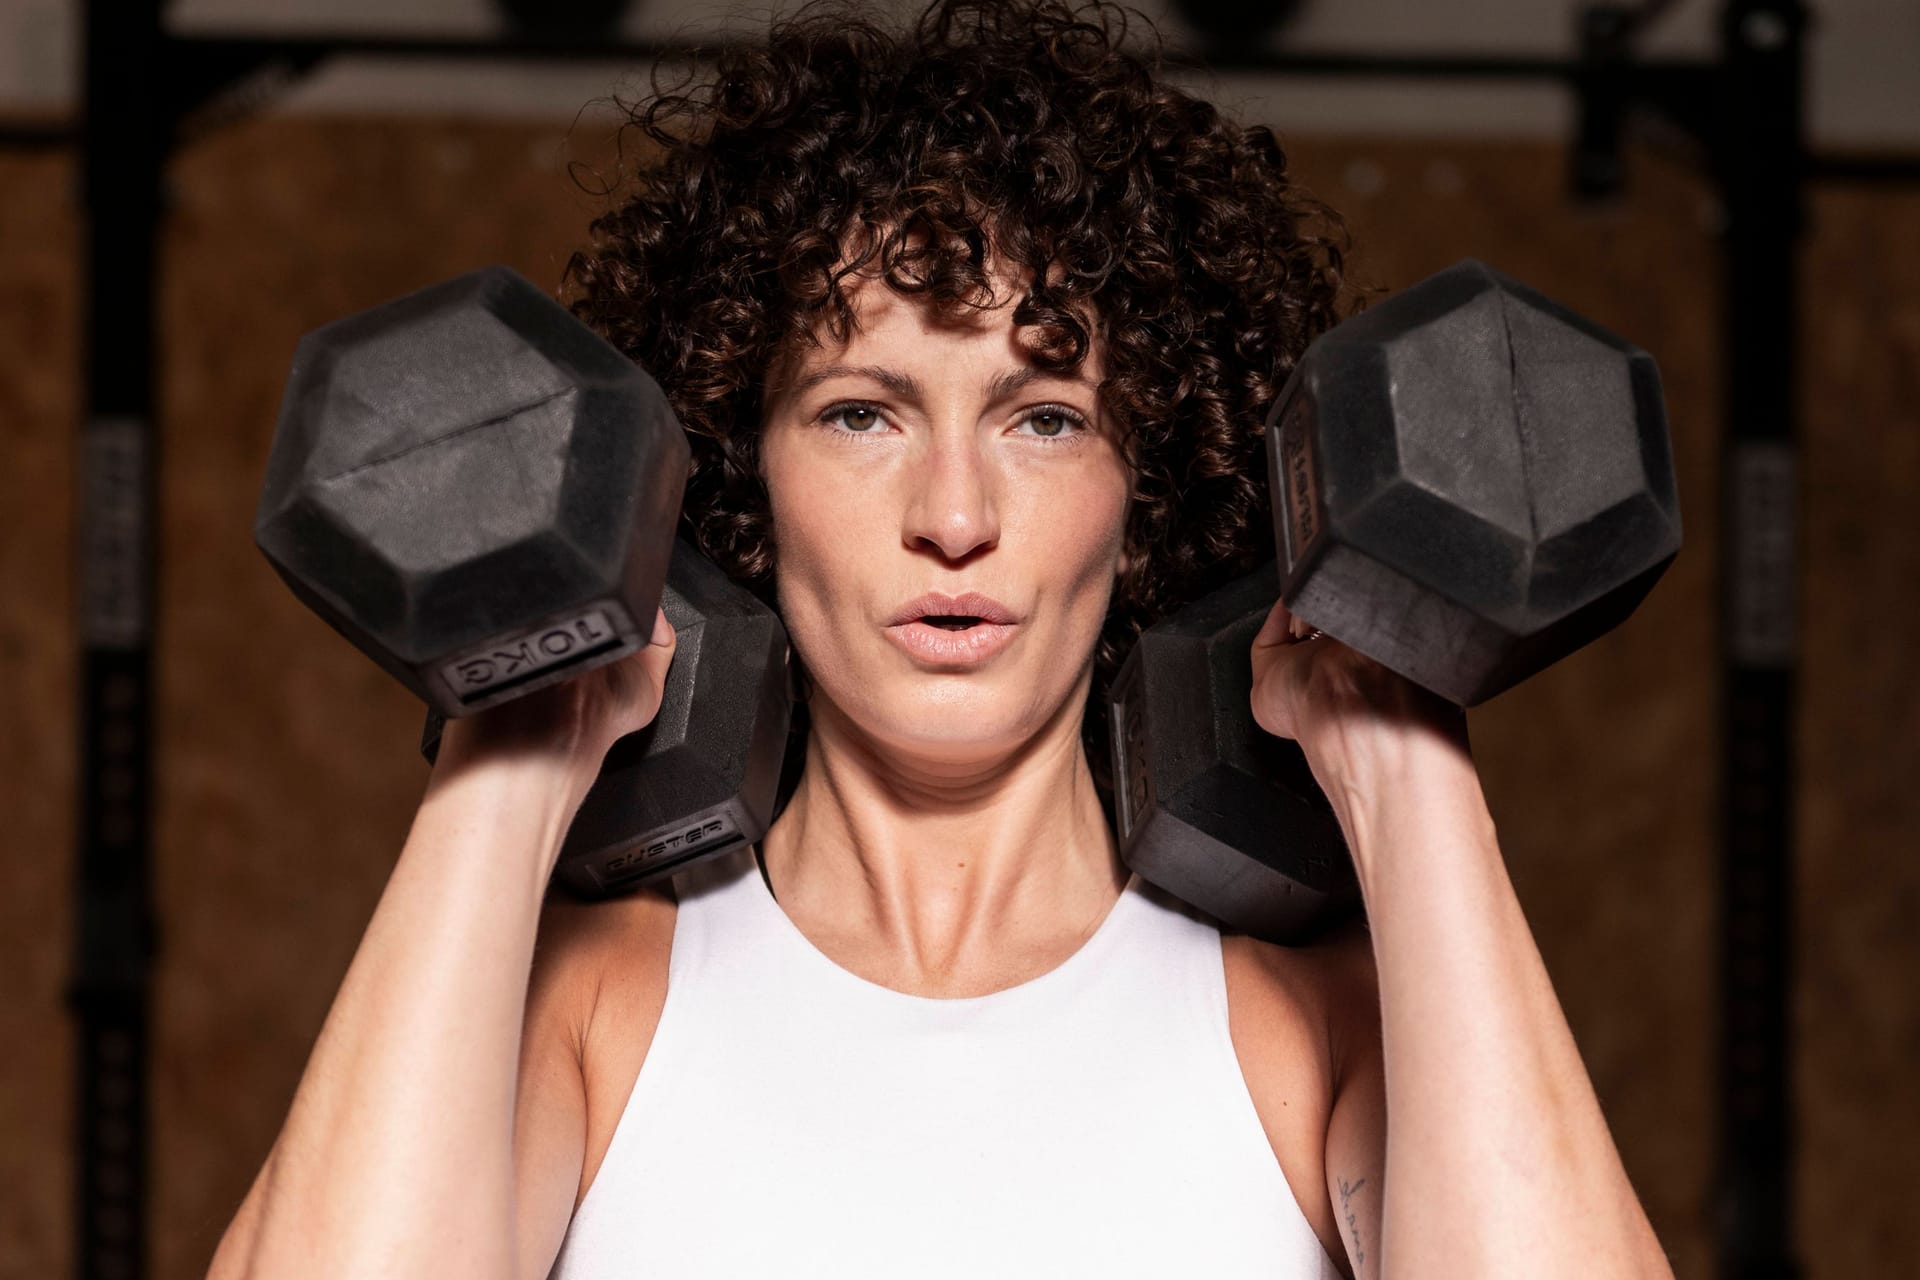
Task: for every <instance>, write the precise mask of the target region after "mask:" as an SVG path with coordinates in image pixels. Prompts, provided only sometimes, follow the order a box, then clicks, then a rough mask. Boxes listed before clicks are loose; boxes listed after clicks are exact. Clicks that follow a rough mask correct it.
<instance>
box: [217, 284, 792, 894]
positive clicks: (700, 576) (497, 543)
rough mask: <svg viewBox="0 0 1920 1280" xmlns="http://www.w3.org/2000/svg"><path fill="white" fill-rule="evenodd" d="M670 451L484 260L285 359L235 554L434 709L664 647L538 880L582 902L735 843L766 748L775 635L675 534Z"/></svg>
mask: <svg viewBox="0 0 1920 1280" xmlns="http://www.w3.org/2000/svg"><path fill="white" fill-rule="evenodd" d="M688 458H689V451H688V447H687V441H686V436H685V432H684V430H683V428H682V427H681V425H680V423H679V421H678V420H677V419H676V418H675V416H674V414H673V411H672V409H671V408H669V406H668V404H667V400H666V396H665V395H664V393H662V391H661V390H660V388H659V386H658V385H657V384H656V383H655V382H654V381H653V379H652V378H650V377H648V376H647V374H646V373H645V372H644V371H643V370H642V369H640V368H639V367H638V366H636V365H635V364H634V363H633V362H632V361H631V360H629V359H627V358H626V357H625V356H624V355H622V354H621V353H620V352H619V351H617V350H615V349H614V348H613V347H612V346H611V345H609V344H608V343H607V342H605V341H604V340H602V339H601V338H600V337H599V336H598V335H597V334H595V333H593V332H592V331H591V330H590V329H588V328H587V327H586V326H585V325H584V324H582V323H581V322H580V321H579V320H577V319H576V318H575V317H574V316H573V315H572V314H571V313H569V312H568V311H567V309H566V308H565V307H563V306H561V305H560V304H559V303H558V302H556V301H554V300H553V299H552V298H550V297H548V296H546V295H545V294H544V293H542V292H541V291H540V290H539V289H537V288H536V287H535V286H534V285H532V284H531V283H529V282H528V281H527V280H525V279H523V278H522V277H520V276H518V275H516V274H515V273H514V272H512V271H509V270H507V269H506V268H504V267H491V268H488V269H485V270H482V271H476V272H473V273H472V274H469V275H466V276H461V277H459V278H458V279H455V280H450V281H447V282H445V283H443V284H439V285H435V286H432V287H430V288H427V289H423V290H421V291H420V292H418V293H414V294H411V295H409V296H407V297H404V298H400V299H397V300H395V301H393V302H389V303H386V304H385V305H383V306H379V307H375V308H373V309H372V310H370V311H366V312H363V313H361V314H358V315H354V316H350V317H348V318H346V319H344V320H340V321H337V322H335V323H333V324H330V325H327V326H325V327H324V328H321V329H318V330H316V331H315V332H313V333H311V334H309V335H307V337H306V338H304V339H303V340H302V341H301V343H300V345H299V347H298V349H297V351H296V352H295V355H294V361H293V370H292V373H291V374H290V376H289V378H288V381H287V388H286V395H285V399H284V401H283V404H282V407H281V412H280V422H279V427H278V429H277V430H276V432H275V435H274V441H273V448H272V452H271V454H270V456H269V459H268V463H267V474H266V481H265V484H264V486H263V490H262V493H261V497H260V505H259V510H258V514H257V516H256V520H255V525H254V536H255V541H256V542H257V543H258V544H259V546H260V549H261V550H262V551H263V552H265V553H266V556H267V559H268V560H269V561H271V562H272V564H273V566H274V568H275V569H277V570H278V571H279V573H280V575H281V577H283V578H284V579H285V580H286V582H287V584H288V585H289V586H290V587H292V589H293V591H294V594H295V595H297V596H299V597H300V599H301V600H302V601H304V602H305V603H306V604H307V605H308V606H309V607H311V608H312V609H313V610H314V611H315V612H316V613H318V614H319V615H320V616H321V617H322V618H324V619H326V620H327V621H328V622H329V623H331V624H332V625H333V627H334V628H335V629H336V630H338V631H339V632H340V633H341V634H342V635H344V636H345V637H346V638H347V639H348V640H350V641H352V642H353V643H354V644H355V645H356V646H358V647H359V648H360V649H361V650H362V651H364V652H365V653H366V654H367V655H368V656H369V657H371V658H372V659H373V660H374V661H375V662H377V663H379V664H380V665H381V666H382V667H384V668H385V669H386V670H387V671H388V672H390V673H392V674H393V675H394V676H395V677H396V678H397V679H399V680H400V682H401V683H402V684H404V685H406V686H407V687H408V688H409V689H411V690H413V691H414V692H415V693H416V694H418V695H420V697H421V698H423V699H424V700H425V701H426V703H427V705H428V707H429V708H430V712H429V717H428V725H427V730H426V733H425V735H424V741H423V750H425V751H426V752H427V754H428V755H429V756H431V755H432V753H433V750H434V748H435V746H436V745H437V740H438V729H439V725H440V723H441V721H440V719H439V718H440V717H453V716H463V715H469V714H472V713H473V712H476V711H480V710H482V709H484V708H487V707H490V706H493V705H495V704H497V703H500V702H503V701H506V700H507V699H510V698H516V697H520V696H522V695H524V694H527V693H531V692H533V691H534V690H536V689H541V688H545V687H546V686H548V685H550V684H553V683H555V682H556V681H560V680H565V679H568V678H571V677H573V676H575V675H579V674H581V673H582V672H585V671H588V670H591V669H593V668H594V667H597V666H600V665H603V664H605V663H609V662H613V661H616V660H618V659H619V658H622V657H625V656H626V655H628V654H630V653H632V652H634V651H635V650H637V649H639V648H640V647H642V646H643V645H645V644H646V643H647V642H648V636H649V634H650V632H651V630H652V626H653V617H654V612H655V610H656V608H660V609H664V610H665V612H666V615H667V620H668V621H669V622H670V623H672V624H673V627H674V630H675V632H676V633H677V640H678V649H677V652H676V653H675V655H674V661H673V665H672V668H671V669H670V670H669V672H668V674H667V682H666V686H665V688H664V689H663V690H662V701H661V705H660V710H659V712H658V714H657V715H656V716H655V717H654V720H653V722H652V723H651V724H649V725H648V726H647V728H646V729H644V730H642V731H641V732H639V733H636V734H631V735H628V736H627V737H625V738H622V739H621V740H620V741H619V742H617V743H615V744H614V746H613V747H612V749H611V750H609V752H608V754H607V758H606V761H605V763H604V765H603V767H602V769H601V772H600V775H599V777H598V778H597V779H596V780H595V782H594V785H593V787H592V789H591V791H590V792H589V793H588V795H587V796H586V798H585V800H584V801H583V802H582V804H581V807H580V809H579V811H578V813H577V814H576V816H575V818H574V821H573V825H572V827H571V828H570V829H569V830H568V832H567V836H566V841H565V844H564V846H563V848H562V850H561V854H560V861H559V864H558V867H557V870H556V875H557V877H558V878H559V879H560V880H561V882H562V883H564V884H565V885H566V886H568V887H569V888H571V889H573V890H574V891H576V892H578V893H580V894H583V895H585V896H589V897H593V896H603V895H606V894H610V893H615V892H620V891H623V890H626V889H630V888H633V887H635V886H637V885H638V884H640V883H642V882H644V881H646V880H649V879H652V878H654V877H656V876H660V875H665V874H668V873H670V872H671V871H673V870H674V869H676V868H678V867H680V866H683V865H685V864H686V863H688V862H689V861H692V860H694V859H697V858H702V857H705V856H708V855H711V854H717V853H720V852H723V851H725V850H726V849H729V848H732V847H734V846H736V845H738V844H740V843H742V842H746V841H752V840H757V839H759V838H760V836H761V835H762V834H763V833H764V832H765V830H766V828H767V826H768V824H769V823H770V822H771V821H772V818H773V809H774V805H775V801H776V791H777V788H778V785H779V781H780V772H781V765H782V760H783V756H784V753H785V748H786V744H787V734H788V715H789V703H788V698H787V685H786V681H787V671H786V662H787V636H786V631H785V628H783V627H782V626H781V624H780V620H779V618H778V617H777V616H775V614H774V613H773V611H772V610H771V609H768V608H767V607H766V606H765V605H763V604H762V603H761V602H760V601H759V600H757V599H756V598H755V597H754V596H753V595H752V594H751V593H750V592H748V591H746V590H744V589H743V588H741V587H739V586H738V585H736V584H734V583H733V582H732V581H730V580H729V579H728V578H727V577H726V575H725V574H723V573H722V572H721V571H720V570H719V569H718V568H717V567H716V566H714V565H713V564H712V563H710V562H708V561H707V560H706V559H705V558H704V557H703V556H701V555H700V554H699V553H698V552H697V551H695V550H694V549H693V548H691V547H690V546H688V545H686V544H685V543H684V542H681V541H678V540H676V539H675V537H674V529H675V526H676V525H677V523H678V521H679V517H680V502H681V496H682V493H683V491H684V489H685V485H686V477H687V464H688Z"/></svg>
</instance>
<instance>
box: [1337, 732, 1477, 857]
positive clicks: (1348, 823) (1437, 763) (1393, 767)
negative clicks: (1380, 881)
mask: <svg viewBox="0 0 1920 1280" xmlns="http://www.w3.org/2000/svg"><path fill="white" fill-rule="evenodd" d="M1314 771H1315V775H1316V777H1317V778H1319V780H1320V782H1321V788H1322V790H1324V791H1325V792H1326V794H1327V798H1328V800H1329V801H1330V802H1331V803H1332V805H1333V810H1334V814H1335V816H1336V817H1337V818H1338V819H1339V822H1340V829H1341V831H1342V832H1343V833H1345V835H1346V838H1347V847H1348V849H1349V850H1350V851H1351V853H1352V855H1353V862H1354V870H1355V872H1356V873H1357V874H1358V876H1359V878H1360V882H1361V890H1362V892H1363V894H1364V893H1367V892H1368V886H1369V882H1370V881H1372V880H1373V879H1375V877H1376V874H1377V871H1378V868H1379V864H1380V863H1381V861H1382V859H1383V858H1384V859H1393V858H1396V857H1398V858H1404V857H1405V856H1406V853H1407V850H1409V849H1410V848H1412V847H1413V846H1415V845H1423V846H1433V847H1438V848H1445V849H1448V850H1455V849H1473V848H1481V847H1487V848H1497V844H1496V843H1495V840H1494V831H1493V816H1492V814H1491V813H1490V812H1489V810H1488V808H1487V802H1486V794H1485V792H1484V791H1483V790H1482V788H1481V785H1480V775H1479V773H1478V772H1477V771H1476V770H1475V768H1474V765H1473V757H1472V756H1471V754H1469V752H1468V750H1467V746H1466V742H1465V740H1464V736H1461V737H1454V736H1453V735H1449V734H1444V733H1428V734H1409V735H1401V736H1400V740H1398V741H1396V742H1394V743H1392V744H1390V745H1388V744H1381V745H1378V746H1376V748H1375V749H1373V750H1370V751H1368V752H1366V753H1365V754H1364V755H1358V756H1350V757H1349V758H1347V759H1346V760H1345V761H1344V762H1343V763H1342V765H1341V766H1340V767H1339V768H1338V769H1337V770H1332V769H1330V770H1327V772H1326V775H1325V776H1322V770H1321V767H1320V766H1319V765H1317V764H1316V765H1315V770H1314ZM1426 856H1427V855H1422V857H1423V858H1425V857H1426Z"/></svg>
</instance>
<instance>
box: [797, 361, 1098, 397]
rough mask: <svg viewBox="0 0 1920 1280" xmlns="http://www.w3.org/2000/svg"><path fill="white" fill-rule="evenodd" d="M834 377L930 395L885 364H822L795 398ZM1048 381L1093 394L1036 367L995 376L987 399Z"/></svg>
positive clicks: (802, 381) (1083, 382)
mask: <svg viewBox="0 0 1920 1280" xmlns="http://www.w3.org/2000/svg"><path fill="white" fill-rule="evenodd" d="M834 378H868V379H871V380H872V381H874V382H877V383H879V384H880V385H881V386H883V387H885V388H886V389H887V390H888V391H891V392H892V393H893V394H895V395H897V396H900V397H902V398H904V399H909V400H919V399H923V398H924V397H925V395H926V389H925V388H924V387H922V386H921V385H920V380H919V379H918V378H916V377H914V376H913V375H912V374H910V373H902V372H901V371H900V370H898V369H889V368H886V367H885V366H883V365H874V364H860V365H851V364H829V365H822V366H821V367H820V368H818V369H815V370H813V371H812V372H811V373H808V374H806V375H804V376H803V377H801V378H799V379H797V380H795V382H794V384H793V386H792V388H791V391H790V393H791V394H793V395H802V394H804V393H806V392H808V391H811V390H813V388H815V387H817V386H819V385H820V384H821V383H823V382H827V381H830V380H831V379H834ZM1044 378H1051V379H1054V380H1056V381H1060V382H1070V383H1075V384H1078V385H1079V386H1081V387H1083V388H1085V389H1087V390H1089V391H1090V390H1092V389H1093V384H1092V383H1091V382H1089V381H1088V380H1087V379H1086V378H1083V377H1080V376H1078V375H1077V374H1071V375H1070V374H1065V373H1056V372H1053V371H1051V370H1047V369H1035V368H1026V369H1007V370H1004V371H1002V372H1000V373H997V374H995V375H994V376H993V378H992V379H991V380H990V381H989V382H988V383H987V397H988V399H990V400H1003V399H1005V398H1006V397H1008V396H1011V395H1013V394H1014V393H1015V392H1017V391H1019V390H1020V389H1021V388H1023V387H1026V386H1028V385H1029V384H1031V383H1034V382H1038V381H1040V380H1041V379H1044Z"/></svg>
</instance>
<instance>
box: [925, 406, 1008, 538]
mask: <svg viewBox="0 0 1920 1280" xmlns="http://www.w3.org/2000/svg"><path fill="white" fill-rule="evenodd" d="M916 472H917V474H916V475H915V476H914V478H913V480H912V482H911V483H912V490H911V496H910V498H909V500H908V502H907V507H906V517H905V520H904V521H903V524H902V528H901V534H902V536H903V538H904V540H905V541H906V544H907V546H908V548H909V549H911V550H923V549H927V548H933V549H936V550H938V551H939V552H940V554H941V555H943V556H945V557H946V558H947V559H949V560H964V559H966V558H967V557H968V556H970V555H972V554H973V553H974V552H976V551H979V550H981V549H982V548H985V547H991V546H993V545H994V544H995V543H997V542H998V541H999V540H1000V512H999V500H998V497H997V491H998V487H999V486H998V484H997V483H996V479H995V477H994V475H993V474H992V473H991V469H990V466H989V463H988V461H987V459H986V458H985V457H983V456H982V450H981V448H980V446H979V443H978V441H976V440H974V439H972V438H971V433H970V432H966V431H945V432H937V433H935V438H934V439H933V440H931V441H929V443H928V447H927V450H926V453H925V455H924V456H923V457H922V458H920V459H919V460H918V466H917V467H916Z"/></svg>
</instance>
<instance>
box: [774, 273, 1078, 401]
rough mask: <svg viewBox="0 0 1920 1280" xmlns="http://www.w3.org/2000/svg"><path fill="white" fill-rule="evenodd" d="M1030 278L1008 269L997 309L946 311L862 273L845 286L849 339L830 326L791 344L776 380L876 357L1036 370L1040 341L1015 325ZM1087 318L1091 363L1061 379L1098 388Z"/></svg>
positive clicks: (787, 381)
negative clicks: (960, 360)
mask: <svg viewBox="0 0 1920 1280" xmlns="http://www.w3.org/2000/svg"><path fill="white" fill-rule="evenodd" d="M1029 279H1030V276H1021V275H1016V274H1014V273H1012V272H1008V271H1002V272H1000V273H999V274H997V275H996V276H995V277H994V281H993V289H994V299H995V305H993V306H990V307H952V308H942V307H940V306H937V305H936V304H935V303H933V302H932V301H931V300H929V299H928V298H926V297H925V296H922V295H915V294H906V293H902V292H900V291H899V290H897V289H894V288H893V287H892V286H890V285H888V284H887V283H886V282H885V281H884V280H882V279H880V278H879V277H877V276H875V275H872V274H869V273H861V274H858V275H853V276H848V277H847V278H846V279H844V280H843V281H841V285H840V288H841V291H842V294H843V296H844V297H845V298H846V300H847V305H848V307H849V308H850V309H851V310H852V312H853V319H854V323H853V327H852V329H851V330H850V331H849V332H848V333H847V335H846V338H845V340H844V341H842V340H840V339H839V338H836V337H835V336H834V334H833V333H832V332H831V330H830V329H829V328H828V327H827V326H826V325H825V324H824V323H823V324H820V325H817V326H816V327H815V328H814V329H813V331H812V332H811V334H810V335H809V336H808V337H803V338H801V339H799V340H796V341H795V342H793V343H791V344H790V346H789V349H788V351H787V352H786V353H785V356H784V358H783V359H782V360H781V361H780V368H779V369H777V370H772V371H770V374H773V375H774V376H773V377H771V378H770V381H772V382H775V383H777V384H779V385H791V383H792V382H793V381H794V380H795V379H796V378H801V377H804V376H805V375H806V374H807V373H808V372H809V371H810V370H812V369H814V368H817V367H819V366H821V365H825V364H838V363H847V362H849V361H850V360H851V359H853V358H856V357H857V358H858V359H859V360H860V362H862V363H865V362H867V361H868V359H869V358H872V359H873V360H874V361H875V362H878V361H879V359H880V357H883V356H884V358H885V363H888V364H900V365H907V364H914V363H919V364H928V363H936V364H937V363H939V362H941V361H943V360H949V359H953V358H956V357H961V356H964V357H965V358H967V359H969V360H975V359H986V360H992V361H994V362H995V363H996V364H998V365H1002V366H1010V367H1014V368H1027V367H1030V366H1034V365H1035V363H1036V362H1035V360H1034V358H1033V347H1034V344H1035V342H1036V340H1037V339H1038V337H1039V335H1038V333H1037V332H1036V330H1035V327H1034V326H1032V325H1019V324H1016V323H1015V322H1014V311H1015V310H1016V308H1017V307H1018V305H1019V303H1020V300H1021V299H1022V298H1023V297H1024V296H1025V295H1026V291H1027V283H1028V280H1029ZM1089 321H1090V317H1088V316H1086V315H1085V314H1083V315H1082V317H1081V323H1082V324H1084V325H1086V326H1087V330H1088V339H1089V341H1088V349H1087V355H1086V358H1085V359H1083V360H1082V361H1081V363H1080V365H1079V366H1078V367H1077V368H1074V369H1065V370H1060V371H1059V373H1060V376H1062V377H1065V378H1069V379H1072V380H1075V381H1080V380H1086V381H1089V382H1092V383H1095V384H1098V382H1099V381H1100V378H1101V376H1102V369H1103V365H1102V360H1101V355H1102V352H1101V343H1100V336H1099V332H1098V329H1097V327H1095V326H1094V325H1092V324H1091V323H1090V322H1089Z"/></svg>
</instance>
